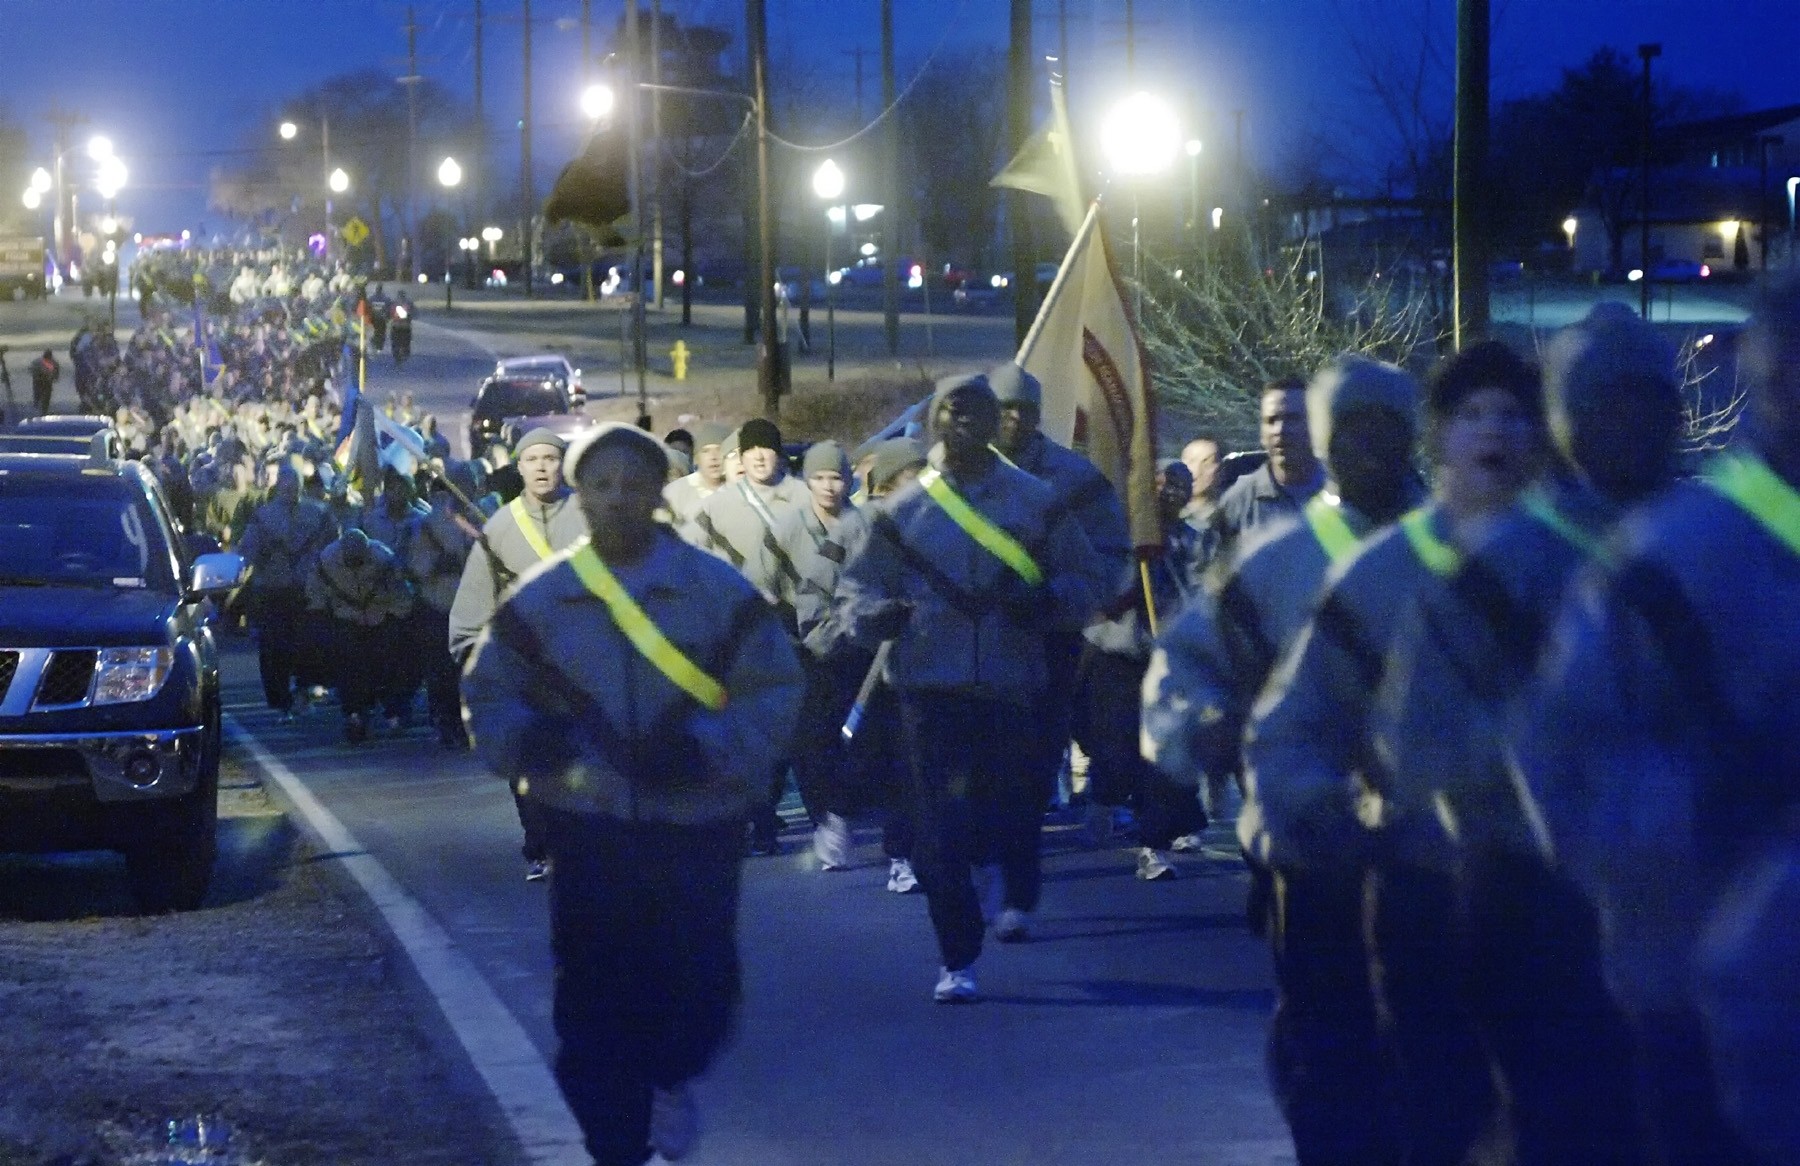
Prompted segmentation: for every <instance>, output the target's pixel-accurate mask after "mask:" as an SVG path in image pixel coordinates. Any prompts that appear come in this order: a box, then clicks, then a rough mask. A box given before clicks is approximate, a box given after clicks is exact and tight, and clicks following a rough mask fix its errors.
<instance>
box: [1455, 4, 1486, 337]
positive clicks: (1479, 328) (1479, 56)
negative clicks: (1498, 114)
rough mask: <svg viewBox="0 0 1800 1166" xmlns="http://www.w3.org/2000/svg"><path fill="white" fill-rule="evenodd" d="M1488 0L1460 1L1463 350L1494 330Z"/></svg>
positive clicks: (1458, 251)
mask: <svg viewBox="0 0 1800 1166" xmlns="http://www.w3.org/2000/svg"><path fill="white" fill-rule="evenodd" d="M1489 21H1490V17H1489V12H1488V0H1457V7H1456V179H1455V181H1456V185H1455V189H1454V192H1453V197H1452V203H1451V208H1450V219H1451V233H1452V235H1453V236H1454V252H1453V255H1452V262H1453V264H1454V274H1453V276H1452V278H1453V279H1454V280H1455V281H1456V302H1455V305H1454V307H1453V309H1452V316H1451V329H1452V336H1451V339H1452V343H1453V344H1454V345H1455V347H1456V349H1457V351H1459V352H1460V351H1461V350H1462V349H1464V348H1466V347H1467V346H1469V345H1470V344H1473V343H1475V342H1476V341H1477V340H1480V339H1482V338H1483V337H1484V336H1486V335H1487V330H1488V238H1487V224H1488V216H1487V198H1488V191H1487V184H1486V173H1487V151H1488V54H1489V49H1488V40H1489V32H1490V28H1491V25H1490V23H1489Z"/></svg>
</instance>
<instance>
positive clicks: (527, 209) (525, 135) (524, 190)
mask: <svg viewBox="0 0 1800 1166" xmlns="http://www.w3.org/2000/svg"><path fill="white" fill-rule="evenodd" d="M519 193H520V197H521V198H522V199H523V200H524V203H525V206H524V215H523V218H524V228H523V229H522V230H521V231H520V232H519V243H520V247H521V249H522V253H523V254H524V256H525V298H526V299H530V298H531V295H532V287H531V274H532V273H531V227H532V220H533V219H535V218H536V217H537V191H536V190H535V189H533V187H532V182H531V0H525V116H524V117H522V118H520V119H519Z"/></svg>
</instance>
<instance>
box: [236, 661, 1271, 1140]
mask: <svg viewBox="0 0 1800 1166" xmlns="http://www.w3.org/2000/svg"><path fill="white" fill-rule="evenodd" d="M239 644H240V648H239V649H238V650H236V651H234V652H233V653H232V654H231V658H230V660H229V663H228V667H227V681H228V687H227V704H228V708H229V711H230V713H231V714H232V716H233V717H234V718H235V720H236V721H237V723H238V725H239V726H240V727H241V729H242V731H244V732H247V733H248V734H250V735H252V736H254V738H255V739H256V740H257V742H258V743H260V744H261V745H262V746H263V747H264V748H266V749H267V750H269V751H270V752H271V753H272V754H273V755H274V756H276V757H277V758H279V759H280V761H281V762H282V763H284V764H285V765H286V766H287V767H288V769H289V770H291V771H292V773H293V774H294V776H295V777H297V778H298V779H299V780H300V781H301V782H303V783H304V785H305V787H306V788H307V789H308V790H309V791H310V792H311V793H312V794H313V795H314V796H315V797H317V798H318V799H319V801H320V802H322V803H323V804H324V805H325V806H326V807H327V808H328V809H329V810H330V811H331V812H332V813H333V814H334V815H335V816H336V817H337V818H338V820H339V821H341V822H342V823H343V825H344V826H345V827H346V828H347V829H348V830H349V831H350V832H351V833H352V834H353V835H354V836H355V838H356V839H357V840H358V841H359V842H360V843H361V844H362V846H363V848H364V849H365V850H366V852H367V853H368V854H369V855H371V856H373V857H374V858H375V859H376V860H377V861H378V862H380V864H381V865H382V866H383V867H385V868H386V870H387V871H388V872H389V873H390V874H391V875H392V876H393V878H394V879H395V880H396V881H397V882H398V883H399V884H400V886H401V887H403V888H404V889H405V890H406V891H407V892H408V893H409V894H410V895H411V896H412V897H413V898H414V899H416V900H417V902H418V903H419V904H420V905H421V906H422V907H423V908H424V910H425V911H426V912H427V913H429V915H430V916H431V917H432V918H433V919H435V921H436V922H437V923H438V924H439V925H441V927H442V928H443V929H444V931H445V933H446V934H447V935H448V937H449V940H450V942H451V944H452V945H453V946H454V947H455V948H457V949H458V950H459V951H460V952H461V953H462V954H463V955H465V956H467V958H468V959H469V960H470V961H472V963H473V964H474V966H475V967H476V968H477V969H478V970H479V972H480V975H481V976H482V978H483V979H484V980H485V981H486V982H487V984H488V985H489V986H491V988H492V990H493V992H494V993H495V994H496V995H497V996H498V997H499V999H500V1001H501V1002H502V1003H503V1004H504V1006H505V1008H506V1009H507V1010H508V1011H509V1012H510V1013H511V1015H512V1016H513V1017H515V1018H516V1019H517V1021H518V1023H519V1025H520V1026H522V1027H523V1029H524V1031H525V1032H526V1033H527V1034H528V1036H529V1038H530V1041H531V1044H532V1045H533V1047H535V1049H536V1050H537V1052H538V1053H539V1054H540V1055H541V1056H542V1057H543V1058H545V1059H546V1061H547V1060H548V1059H549V1058H550V1057H551V1055H552V1053H553V1035H552V1032H551V1028H550V977H551V969H550V956H549V945H548V930H547V926H548V925H547V918H546V894H545V888H544V887H543V886H542V885H537V884H528V883H526V882H525V881H524V878H523V873H524V867H523V861H522V859H521V858H520V856H519V853H518V843H519V831H518V825H517V821H516V818H515V816H514V812H513V808H512V804H511V799H510V796H509V794H508V793H507V791H506V789H505V787H504V785H503V784H502V783H500V782H498V781H496V780H494V779H493V778H492V777H490V776H488V775H487V774H486V773H484V772H483V771H482V770H481V768H480V766H479V765H478V764H477V763H476V762H475V761H474V759H473V758H472V757H470V756H469V755H467V754H453V753H446V752H444V751H442V750H441V749H440V748H439V747H438V746H437V744H436V742H435V739H434V738H432V737H431V736H430V735H429V734H427V733H426V731H425V730H424V729H423V728H418V729H414V730H411V731H410V732H406V733H403V734H400V735H398V736H395V737H392V738H386V739H377V740H375V741H373V742H371V743H369V744H366V745H364V746H363V747H360V748H356V749H352V748H349V747H347V746H345V745H343V744H341V743H340V725H339V720H338V716H337V712H336V710H335V708H322V709H318V710H315V711H314V712H312V713H311V714H309V715H308V716H306V717H304V718H302V719H300V720H298V721H297V722H294V723H292V724H288V725H283V724H280V723H278V722H277V721H276V720H275V718H274V717H273V716H272V714H270V713H268V712H267V711H266V710H264V709H261V708H259V707H258V705H259V704H260V700H259V698H258V692H257V689H256V686H255V665H254V657H253V655H251V654H250V653H249V651H248V650H247V648H245V647H243V646H241V645H242V642H241V641H240V642H239ZM787 812H788V814H789V817H790V820H794V819H796V818H797V815H798V809H797V806H794V805H790V806H789V807H788V810H787ZM1213 841H1214V842H1215V843H1216V844H1217V846H1216V850H1217V852H1218V854H1219V857H1212V858H1199V857H1196V858H1190V859H1186V860H1184V861H1183V864H1182V874H1183V876H1184V877H1182V878H1181V879H1178V880H1176V881H1173V882H1164V883H1155V884H1146V883H1140V882H1138V881H1137V880H1136V879H1135V878H1133V877H1132V855H1131V852H1129V851H1125V850H1110V851H1102V852H1090V851H1086V850H1081V849H1079V848H1077V847H1075V846H1074V845H1073V843H1072V839H1071V833H1070V832H1069V831H1067V830H1061V829H1057V828H1054V827H1052V828H1050V829H1049V830H1048V831H1047V833H1046V840H1045V845H1046V851H1047V854H1048V857H1047V859H1046V868H1047V884H1046V893H1045V902H1044V910H1043V913H1042V916H1041V919H1040V921H1039V925H1038V927H1037V930H1036V934H1035V936H1034V938H1033V940H1032V942H1030V943H1027V944H1024V945H1021V946H1016V947H999V946H998V945H995V946H992V947H990V948H989V950H988V952H987V953H986V954H985V955H984V956H983V958H982V960H981V962H980V964H979V965H978V972H979V975H980V980H981V987H982V991H983V993H984V995H985V997H986V1000H985V1002H984V1003H982V1004H980V1005H979V1006H976V1007H970V1008H944V1007H941V1006H938V1005H935V1004H933V1003H932V1001H931V988H932V985H933V982H934V981H935V978H936V970H937V963H938V957H937V953H936V947H935V944H934V943H933V941H932V938H931V930H930V926H929V923H928V922H927V919H926V914H925V902H924V899H923V898H922V897H920V896H916V895H914V896H898V895H891V894H889V893H887V892H886V890H885V889H884V886H885V881H886V864H885V861H884V860H882V858H881V855H880V848H879V839H878V837H877V835H876V833H875V831H874V830H873V829H872V828H868V827H865V828H864V829H862V830H860V831H859V833H858V842H859V843H860V846H859V849H858V857H859V860H860V863H859V865H858V866H856V867H855V868H854V869H852V870H849V871H844V872H836V873H829V874H828V873H825V872H822V871H819V870H817V869H816V868H814V866H813V865H812V862H811V860H810V857H809V856H808V851H807V848H806V844H805V843H806V835H805V833H804V831H803V830H801V829H799V828H798V827H795V828H791V829H790V830H789V831H788V833H787V835H786V842H787V853H786V854H785V855H783V856H781V857H776V858H758V859H752V860H749V861H748V862H747V863H746V866H745V869H744V890H743V911H742V923H741V941H742V948H743V955H744V964H745V975H746V983H745V998H744V1004H743V1011H742V1023H741V1026H740V1029H739V1032H738V1034H737V1039H736V1041H735V1043H734V1044H733V1046H732V1047H731V1049H730V1050H729V1051H728V1052H727V1053H726V1055H725V1056H724V1058H723V1059H722V1060H721V1062H720V1063H719V1064H718V1065H717V1066H716V1067H715V1068H714V1070H713V1071H712V1072H711V1073H710V1074H709V1075H708V1076H707V1077H706V1078H705V1079H704V1080H703V1081H702V1082H701V1083H700V1086H699V1089H698V1093H699V1096H700V1101H701V1106H702V1120H703V1128H704V1133H703V1140H702V1143H701V1146H700V1149H699V1150H698V1151H697V1152H696V1153H695V1154H694V1155H693V1157H692V1158H690V1159H689V1161H692V1162H693V1163H695V1166H728V1164H729V1166H738V1164H741V1166H786V1164H792V1166H838V1164H843V1166H850V1164H852V1163H854V1164H857V1166H888V1164H892V1166H917V1164H918V1163H963V1162H967V1163H983V1164H1000V1163H1026V1162H1030V1163H1039V1164H1045V1166H1090V1164H1095V1163H1115V1162H1131V1161H1156V1162H1160V1163H1168V1164H1171V1166H1176V1164H1181V1163H1192V1164H1194V1166H1200V1164H1205V1166H1234V1164H1237V1166H1251V1164H1254V1166H1274V1164H1278V1163H1287V1162H1291V1161H1292V1160H1293V1154H1292V1149H1291V1146H1290V1144H1289V1142H1288V1139H1287V1137H1286V1134H1285V1131H1284V1129H1283V1127H1282V1124H1281V1122H1280V1119H1279V1117H1278V1115H1277V1114H1276V1112H1275V1109H1274V1106H1273V1104H1272V1102H1271V1100H1270V1098H1269V1095H1268V1092H1267V1089H1266V1087H1265V1084H1264V1075H1263V1067H1262V1048H1263V1039H1264V1032H1265V1028H1266V1024H1267V1017H1268V1013H1269V1009H1270V1006H1271V1002H1272V994H1271V991H1270V973H1269V961H1268V957H1267V954H1266V953H1265V952H1264V950H1263V949H1262V948H1261V946H1260V944H1259V943H1258V942H1257V941H1256V940H1255V939H1254V938H1253V937H1252V936H1251V935H1250V934H1249V933H1248V932H1247V931H1246V930H1245V928H1244V926H1243V923H1242V904H1243V894H1244V878H1243V875H1242V873H1241V867H1240V864H1239V863H1238V862H1237V861H1236V860H1235V858H1231V857H1228V856H1229V855H1230V844H1229V840H1228V837H1227V835H1226V833H1225V832H1224V830H1223V828H1218V829H1215V831H1214V836H1213Z"/></svg>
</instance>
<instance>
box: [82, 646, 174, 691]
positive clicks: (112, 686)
mask: <svg viewBox="0 0 1800 1166" xmlns="http://www.w3.org/2000/svg"><path fill="white" fill-rule="evenodd" d="M174 666H175V650H174V649H173V648H166V647H165V648H106V649H104V650H102V651H101V653H100V662H99V664H98V665H97V666H96V672H97V675H96V677H95V679H94V703H95V704H127V703H129V702H131V701H138V700H149V699H150V698H151V697H153V696H155V695H156V694H157V693H158V692H160V691H162V686H163V682H164V681H166V680H168V678H169V672H170V670H171V669H172V668H174Z"/></svg>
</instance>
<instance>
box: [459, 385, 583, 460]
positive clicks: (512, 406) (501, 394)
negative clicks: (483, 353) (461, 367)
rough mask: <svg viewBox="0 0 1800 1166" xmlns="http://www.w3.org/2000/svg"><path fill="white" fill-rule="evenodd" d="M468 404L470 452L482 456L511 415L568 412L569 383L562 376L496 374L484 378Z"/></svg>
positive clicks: (496, 438)
mask: <svg viewBox="0 0 1800 1166" xmlns="http://www.w3.org/2000/svg"><path fill="white" fill-rule="evenodd" d="M469 408H470V410H471V412H470V415H469V456H470V457H480V456H482V455H483V454H485V453H486V452H487V451H488V447H489V446H491V445H493V444H494V443H495V442H496V441H498V440H499V439H500V433H501V430H502V429H503V428H504V427H505V425H506V422H507V421H508V420H509V419H511V418H515V417H541V416H547V415H549V414H558V413H568V412H569V411H570V402H569V386H568V384H567V383H566V382H565V381H564V380H563V379H562V378H561V377H559V376H545V375H541V374H533V375H529V376H500V375H498V374H496V375H494V376H490V377H488V378H487V379H486V380H484V381H482V382H481V388H479V389H477V390H476V392H475V397H474V399H473V400H472V401H470V402H469Z"/></svg>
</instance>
